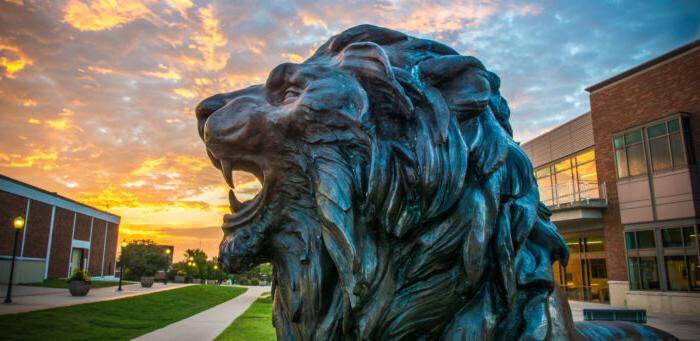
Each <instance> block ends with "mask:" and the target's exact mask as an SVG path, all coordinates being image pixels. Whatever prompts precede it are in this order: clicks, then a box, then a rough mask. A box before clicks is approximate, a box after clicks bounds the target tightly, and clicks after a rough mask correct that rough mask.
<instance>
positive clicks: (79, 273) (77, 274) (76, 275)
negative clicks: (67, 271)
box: [68, 269, 92, 283]
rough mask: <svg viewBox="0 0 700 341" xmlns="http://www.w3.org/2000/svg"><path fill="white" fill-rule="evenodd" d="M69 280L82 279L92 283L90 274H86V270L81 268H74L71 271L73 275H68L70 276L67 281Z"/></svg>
mask: <svg viewBox="0 0 700 341" xmlns="http://www.w3.org/2000/svg"><path fill="white" fill-rule="evenodd" d="M71 281H82V282H85V283H92V279H91V278H90V274H88V273H87V271H84V270H83V269H76V270H75V271H74V272H73V276H70V278H69V279H68V282H71Z"/></svg>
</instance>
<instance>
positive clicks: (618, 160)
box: [615, 149, 630, 178]
mask: <svg viewBox="0 0 700 341" xmlns="http://www.w3.org/2000/svg"><path fill="white" fill-rule="evenodd" d="M615 166H616V168H617V176H618V177H620V178H626V177H628V176H630V173H629V170H628V169H627V154H625V150H624V149H618V150H616V151H615Z"/></svg>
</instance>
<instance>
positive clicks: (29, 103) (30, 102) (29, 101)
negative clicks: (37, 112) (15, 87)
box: [22, 98, 37, 107]
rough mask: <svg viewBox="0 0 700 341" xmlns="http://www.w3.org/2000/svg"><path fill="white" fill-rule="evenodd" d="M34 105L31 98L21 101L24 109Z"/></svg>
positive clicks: (34, 102)
mask: <svg viewBox="0 0 700 341" xmlns="http://www.w3.org/2000/svg"><path fill="white" fill-rule="evenodd" d="M36 104H37V103H36V101H35V100H33V99H31V98H27V99H24V100H22V105H23V106H25V107H35V106H36Z"/></svg>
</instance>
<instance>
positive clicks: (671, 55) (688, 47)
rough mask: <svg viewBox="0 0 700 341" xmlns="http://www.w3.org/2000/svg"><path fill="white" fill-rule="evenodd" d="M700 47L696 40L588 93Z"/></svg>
mask: <svg viewBox="0 0 700 341" xmlns="http://www.w3.org/2000/svg"><path fill="white" fill-rule="evenodd" d="M699 46H700V39H698V40H695V41H693V42H690V43H688V44H685V45H683V46H681V47H678V48H676V49H673V50H671V51H669V52H666V53H664V54H662V55H660V56H658V57H656V58H654V59H652V60H649V61H647V62H644V63H642V64H639V65H637V66H635V67H633V68H631V69H628V70H627V71H623V72H621V73H618V74H617V75H615V76H612V77H610V78H608V79H606V80H604V81H602V82H599V83H597V84H594V85H591V86H589V87H587V88H586V91H588V92H593V91H596V90H598V89H600V88H603V87H605V86H607V85H610V84H613V83H615V82H617V81H620V80H623V79H625V78H627V77H629V76H632V75H634V74H636V73H639V72H641V71H644V70H646V69H648V68H650V67H652V66H655V65H657V64H661V63H663V62H665V61H667V60H669V59H671V58H674V57H676V56H678V55H681V54H683V53H685V52H688V51H690V50H693V49H695V48H697V47H699Z"/></svg>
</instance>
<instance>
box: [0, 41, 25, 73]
mask: <svg viewBox="0 0 700 341" xmlns="http://www.w3.org/2000/svg"><path fill="white" fill-rule="evenodd" d="M32 63H33V62H32V60H31V59H29V58H28V57H27V56H26V55H25V54H24V53H22V51H21V50H20V49H19V48H18V47H17V46H13V45H9V44H4V43H2V42H0V66H2V67H4V68H5V76H7V77H8V78H15V73H17V72H19V71H21V70H22V69H24V67H25V66H27V65H32Z"/></svg>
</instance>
